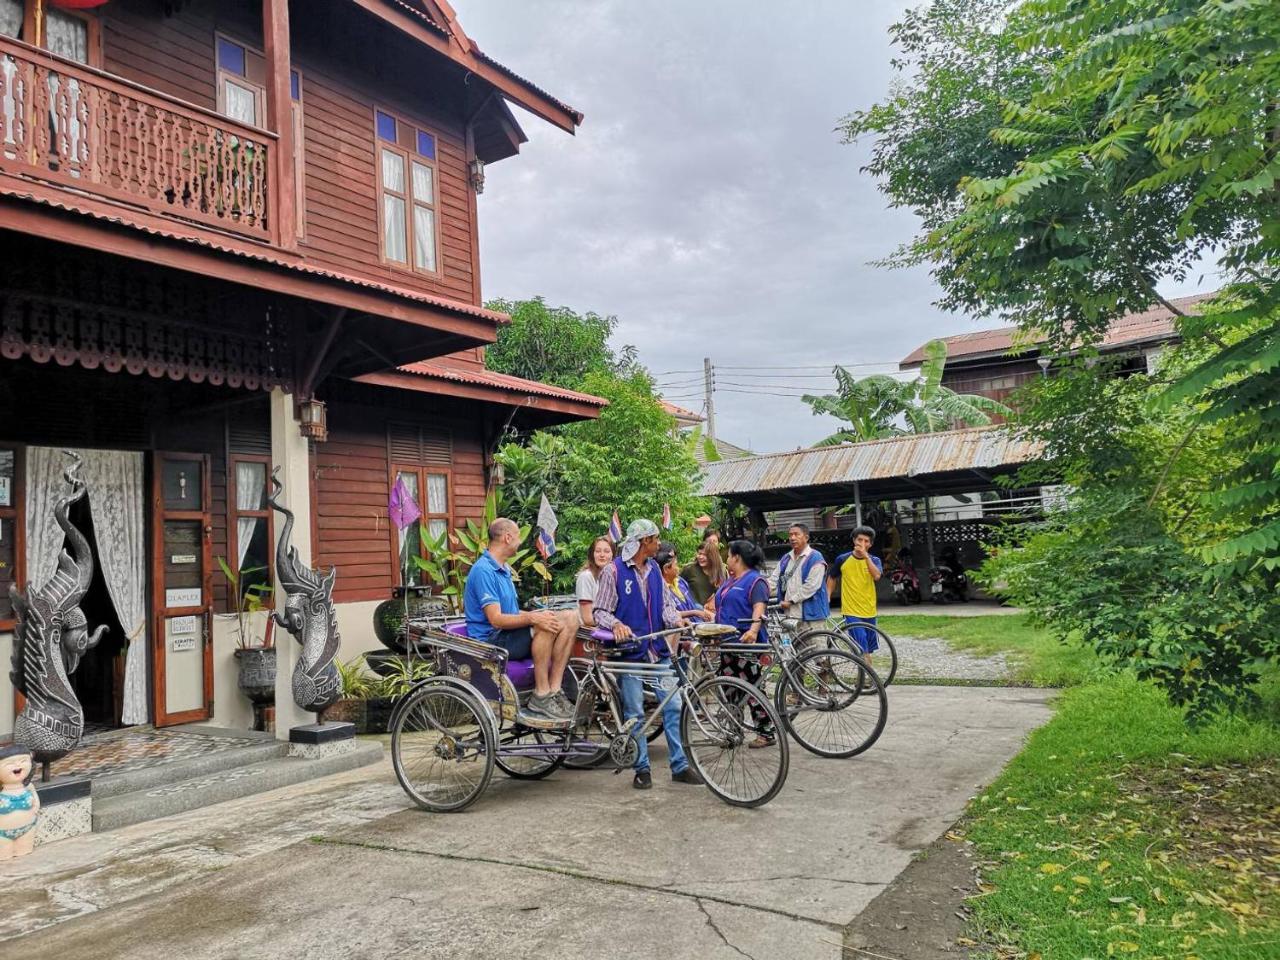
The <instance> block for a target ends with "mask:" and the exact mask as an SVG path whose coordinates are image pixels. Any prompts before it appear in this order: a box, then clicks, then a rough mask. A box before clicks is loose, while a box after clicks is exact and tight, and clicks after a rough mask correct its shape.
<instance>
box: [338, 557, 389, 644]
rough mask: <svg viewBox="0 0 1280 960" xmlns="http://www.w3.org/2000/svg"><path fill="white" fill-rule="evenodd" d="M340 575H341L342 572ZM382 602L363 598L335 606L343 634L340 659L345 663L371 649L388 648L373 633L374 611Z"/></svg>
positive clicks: (340, 630) (339, 626)
mask: <svg viewBox="0 0 1280 960" xmlns="http://www.w3.org/2000/svg"><path fill="white" fill-rule="evenodd" d="M338 575H339V576H341V575H342V574H341V572H339V574H338ZM380 602H381V601H378V600H363V601H361V602H359V603H339V604H338V605H337V606H336V607H334V612H335V613H336V614H337V616H338V632H339V633H340V634H342V647H341V649H339V650H338V659H339V660H341V661H342V662H343V663H346V662H347V661H348V660H350V659H351V658H353V657H356V656H358V655H360V654H362V653H368V652H369V651H370V650H385V649H386V647H384V646H383V645H382V644H381V643H379V642H378V638H377V637H376V636H375V635H374V633H373V611H374V608H375V607H377V606H378V604H379V603H380Z"/></svg>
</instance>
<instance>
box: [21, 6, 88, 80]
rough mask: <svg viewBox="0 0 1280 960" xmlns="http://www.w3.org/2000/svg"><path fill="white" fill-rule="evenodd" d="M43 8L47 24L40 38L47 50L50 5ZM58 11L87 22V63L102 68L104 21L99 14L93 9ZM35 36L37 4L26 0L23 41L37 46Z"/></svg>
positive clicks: (41, 47) (41, 45)
mask: <svg viewBox="0 0 1280 960" xmlns="http://www.w3.org/2000/svg"><path fill="white" fill-rule="evenodd" d="M42 9H43V10H44V13H45V18H46V19H45V24H44V25H42V27H41V31H40V40H41V43H40V49H41V50H47V49H48V45H47V41H48V38H49V31H48V13H49V6H48V4H47V3H46V4H44V5H43V6H42ZM58 13H60V14H64V15H66V16H68V17H74V18H75V19H77V20H83V21H84V22H85V24H86V25H87V26H88V35H87V37H86V42H87V45H88V48H89V49H88V52H89V62H88V63H87V64H86V66H90V67H94V68H95V69H98V70H101V69H102V21H101V20H99V19H98V15H97V14H96V13H94V12H93V11H92V10H62V9H58ZM35 36H36V5H35V4H34V3H33V2H32V0H26V3H25V4H24V5H23V11H22V39H23V42H24V43H30V44H31V45H32V46H33V47H34V46H36V44H35V43H34V42H33V41H34V40H35Z"/></svg>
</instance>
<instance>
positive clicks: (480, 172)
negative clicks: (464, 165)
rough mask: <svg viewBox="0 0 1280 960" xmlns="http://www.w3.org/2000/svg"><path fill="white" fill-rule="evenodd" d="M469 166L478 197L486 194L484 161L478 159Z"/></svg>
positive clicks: (472, 183) (472, 184)
mask: <svg viewBox="0 0 1280 960" xmlns="http://www.w3.org/2000/svg"><path fill="white" fill-rule="evenodd" d="M468 166H469V169H470V171H471V186H472V189H474V190H475V192H476V195H477V196H478V195H479V194H482V193H484V161H483V160H481V159H480V158H479V157H476V158H475V159H474V160H472V161H471V163H470V164H469V165H468Z"/></svg>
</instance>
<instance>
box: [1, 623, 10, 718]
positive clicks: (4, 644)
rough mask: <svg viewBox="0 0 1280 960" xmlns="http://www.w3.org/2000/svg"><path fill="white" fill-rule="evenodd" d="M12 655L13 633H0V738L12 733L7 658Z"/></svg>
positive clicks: (8, 661) (8, 662)
mask: <svg viewBox="0 0 1280 960" xmlns="http://www.w3.org/2000/svg"><path fill="white" fill-rule="evenodd" d="M12 655H13V634H11V633H0V738H3V739H7V738H8V737H9V735H10V734H11V733H13V684H12V683H10V682H9V664H10V663H11V662H12V661H11V660H10V659H9V658H10V657H11V656H12Z"/></svg>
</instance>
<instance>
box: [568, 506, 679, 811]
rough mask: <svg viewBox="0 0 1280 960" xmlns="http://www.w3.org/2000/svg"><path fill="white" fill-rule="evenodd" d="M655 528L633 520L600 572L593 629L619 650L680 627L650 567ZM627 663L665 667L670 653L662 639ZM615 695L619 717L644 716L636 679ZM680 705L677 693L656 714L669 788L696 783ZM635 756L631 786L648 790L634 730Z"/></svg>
mask: <svg viewBox="0 0 1280 960" xmlns="http://www.w3.org/2000/svg"><path fill="white" fill-rule="evenodd" d="M658 536H659V534H658V525H657V524H656V523H654V522H653V521H652V520H635V521H633V522H632V524H631V526H629V527H628V528H627V537H626V539H625V540H623V541H622V544H621V545H620V548H619V556H618V558H617V559H616V560H614V561H613V563H610V564H607V565H606V566H605V567H604V568H602V569H601V571H600V585H599V587H597V589H596V600H595V604H594V605H593V609H592V613H593V616H594V617H595V621H596V626H597V627H603V628H604V629H606V630H612V631H613V639H614V641H615V642H617V643H619V644H621V643H623V642H624V641H626V640H629V639H630V638H632V637H634V636H645V635H647V634H651V633H657V632H659V631H661V630H664V629H666V628H668V627H679V626H682V625H683V623H684V620H683V618H682V617H681V616H680V614H679V612H678V611H677V610H676V606H675V601H674V598H673V597H672V596H671V593H670V591H668V590H667V584H666V581H665V580H663V579H662V572H661V571H660V570H659V569H658V565H657V564H656V563H654V561H653V557H654V555H655V554H656V553H657V552H658ZM626 659H627V660H638V661H645V662H648V663H661V664H664V665H666V666H670V665H671V647H670V644H668V642H667V638H666V637H658V638H656V639H652V640H647V641H645V642H644V643H643V644H642V645H641V646H640V647H639V649H637V650H636V651H634V652H633V653H630V654H628V655H627V657H626ZM617 680H618V692H619V693H620V694H621V696H622V716H623V719H624V720H626V721H628V722H630V721H631V720H635V719H638V718H643V716H644V682H643V681H642V680H641V679H640V678H639V677H637V676H620V677H618V678H617ZM675 682H676V681H675V674H674V673H672V674H671V675H670V676H667V677H664V678H663V679H662V680H661V681H660V682H659V683H658V685H657V686H658V690H657V694H658V697H659V698H660V699H661V698H663V697H666V696H667V694H669V693H670V692H671V689H672V687H673V686H674V685H675ZM680 707H681V699H680V695H679V694H678V693H677V694H676V695H675V696H673V697H672V698H671V699H670V700H669V701H667V704H666V706H665V707H664V708H663V710H662V728H663V732H664V733H666V735H667V760H668V761H669V762H670V764H671V779H672V781H673V782H675V783H702V778H701V777H699V776H698V774H697V771H695V770H693V769H692V768H691V767H690V766H689V760H688V758H687V757H686V756H685V753H684V745H683V744H682V743H681V742H680ZM633 737H634V739H635V741H636V746H637V747H638V748H639V751H638V753H637V755H636V762H635V771H636V774H635V779H634V780H633V781H632V786H634V787H635V788H636V789H637V790H648V789H649V788H650V787H652V786H653V777H652V775H651V774H650V772H649V745H648V744H647V743H646V742H645V738H644V737H643V736H642V735H640V728H639V725H637V728H636V730H635V731H634V732H633Z"/></svg>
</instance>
